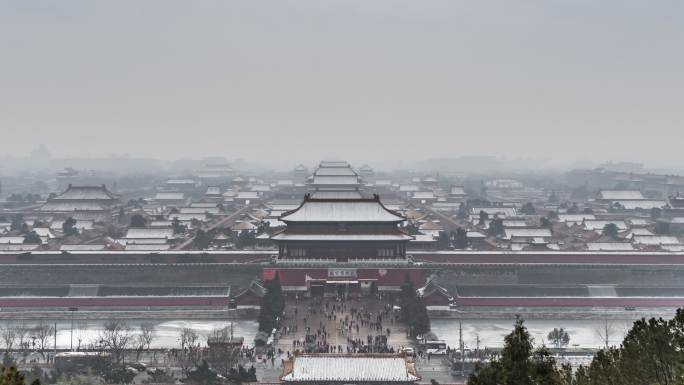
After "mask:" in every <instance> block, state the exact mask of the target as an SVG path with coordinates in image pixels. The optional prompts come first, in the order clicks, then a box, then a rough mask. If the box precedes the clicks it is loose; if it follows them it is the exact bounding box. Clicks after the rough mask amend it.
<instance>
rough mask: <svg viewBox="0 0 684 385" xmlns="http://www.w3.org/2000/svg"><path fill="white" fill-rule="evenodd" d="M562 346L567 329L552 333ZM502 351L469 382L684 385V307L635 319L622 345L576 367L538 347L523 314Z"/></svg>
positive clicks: (496, 384) (501, 384)
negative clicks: (666, 316)
mask: <svg viewBox="0 0 684 385" xmlns="http://www.w3.org/2000/svg"><path fill="white" fill-rule="evenodd" d="M549 338H550V339H553V340H554V341H557V342H558V345H561V344H562V343H563V342H564V340H565V338H566V337H565V334H564V333H563V332H562V330H556V331H554V332H552V334H551V333H550V335H549ZM504 342H505V343H504V348H503V350H502V352H501V356H500V357H499V358H498V359H495V360H493V361H491V362H488V363H485V364H478V365H477V366H476V368H475V370H474V372H473V373H472V374H471V375H470V376H469V378H468V384H469V385H537V384H540V385H541V384H544V385H676V384H684V309H679V310H677V313H676V315H675V316H674V318H672V319H669V320H666V319H663V318H651V319H645V318H642V319H640V320H638V321H636V322H634V324H633V326H632V328H631V329H630V330H629V332H628V333H627V335H626V336H625V338H624V340H623V341H622V344H621V345H620V346H613V347H606V348H604V349H601V350H599V351H598V352H597V353H596V355H595V356H594V358H593V360H592V362H591V364H589V365H588V366H580V367H579V368H577V369H576V370H573V368H572V367H570V365H568V364H563V365H558V363H557V361H556V359H555V358H554V356H553V355H552V354H551V352H550V351H549V350H548V349H547V348H546V347H545V346H541V347H539V348H537V349H534V347H533V339H532V338H531V337H530V334H529V332H528V331H527V328H526V327H525V325H524V323H523V320H522V319H517V320H516V322H515V325H514V327H513V331H512V332H511V333H510V334H508V335H507V336H506V337H505V339H504Z"/></svg>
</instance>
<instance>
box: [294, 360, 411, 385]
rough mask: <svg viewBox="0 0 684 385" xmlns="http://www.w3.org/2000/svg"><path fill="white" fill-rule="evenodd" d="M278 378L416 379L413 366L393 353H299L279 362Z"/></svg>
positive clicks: (398, 380) (337, 381)
mask: <svg viewBox="0 0 684 385" xmlns="http://www.w3.org/2000/svg"><path fill="white" fill-rule="evenodd" d="M281 380H282V381H283V382H285V383H296V382H306V383H310V382H336V383H373V382H375V383H391V382H396V383H410V382H415V381H418V380H420V376H418V374H417V373H416V369H415V366H414V365H413V364H412V363H410V362H408V360H406V358H404V357H403V356H401V355H396V354H302V355H295V356H294V357H293V358H292V359H291V360H290V361H287V362H285V365H284V366H283V375H282V377H281Z"/></svg>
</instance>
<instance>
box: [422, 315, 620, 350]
mask: <svg viewBox="0 0 684 385" xmlns="http://www.w3.org/2000/svg"><path fill="white" fill-rule="evenodd" d="M514 322H515V321H514V320H502V319H482V320H463V321H461V324H462V326H463V340H464V341H465V344H466V348H469V349H475V347H476V345H477V337H478V336H479V338H480V348H484V347H492V348H495V347H502V346H503V342H504V336H505V335H506V334H508V333H510V332H511V330H512V329H513V323H514ZM525 326H527V328H528V330H529V332H530V334H531V335H532V337H533V338H534V342H535V345H541V344H546V345H547V346H549V345H550V344H549V342H548V341H547V340H546V336H547V335H548V334H549V332H550V331H551V330H553V328H563V329H565V330H566V331H567V332H568V334H569V335H570V345H569V347H579V348H600V347H602V346H603V345H604V342H603V339H602V337H601V336H600V335H599V330H601V332H600V333H601V334H605V333H604V332H603V330H604V329H605V321H602V320H529V321H525ZM608 327H609V330H610V332H609V335H610V338H609V340H610V344H611V345H613V344H615V345H619V343H620V342H621V341H622V339H623V338H624V336H625V334H626V332H627V331H628V330H629V329H630V328H631V327H632V321H627V320H610V321H608ZM432 332H433V333H435V334H436V335H437V336H438V337H439V338H440V339H442V340H445V341H446V342H447V344H448V345H449V346H451V347H458V338H459V337H458V335H459V321H458V320H453V319H435V320H432Z"/></svg>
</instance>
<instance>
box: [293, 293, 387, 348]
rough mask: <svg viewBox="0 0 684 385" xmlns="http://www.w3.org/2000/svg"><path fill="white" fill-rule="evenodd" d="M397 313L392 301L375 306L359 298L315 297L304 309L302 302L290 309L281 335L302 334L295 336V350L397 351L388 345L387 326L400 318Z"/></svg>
mask: <svg viewBox="0 0 684 385" xmlns="http://www.w3.org/2000/svg"><path fill="white" fill-rule="evenodd" d="M397 317H398V315H397V314H395V312H394V311H393V310H392V306H391V304H386V305H385V306H383V307H382V308H381V309H371V308H369V307H367V306H366V305H364V303H363V301H362V300H359V299H345V298H343V297H337V298H334V299H332V298H314V299H312V300H311V301H310V302H308V303H307V304H306V305H302V309H301V311H300V308H299V306H293V307H291V308H289V309H286V311H285V317H284V323H283V324H284V325H283V327H282V329H281V333H280V336H281V338H282V337H288V336H291V337H295V336H298V337H295V338H293V339H292V346H291V348H292V351H301V352H318V353H323V352H328V353H365V352H394V351H395V349H394V348H393V347H392V346H388V345H387V340H388V338H389V337H390V335H391V333H392V330H391V328H390V327H387V326H389V325H393V324H394V323H395V322H397ZM300 326H301V327H303V328H304V330H303V332H304V333H303V337H302V333H299V330H300V329H299V328H300ZM288 353H289V351H288Z"/></svg>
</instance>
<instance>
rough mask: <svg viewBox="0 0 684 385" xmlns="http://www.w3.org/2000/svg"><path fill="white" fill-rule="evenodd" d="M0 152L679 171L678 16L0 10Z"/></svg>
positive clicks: (382, 6)
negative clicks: (547, 161) (513, 162)
mask: <svg viewBox="0 0 684 385" xmlns="http://www.w3.org/2000/svg"><path fill="white" fill-rule="evenodd" d="M0 142H1V143H2V145H1V146H0V155H5V154H15V155H19V154H26V153H27V152H29V151H30V150H31V149H32V148H33V147H35V146H36V145H37V144H38V143H45V144H46V145H47V146H48V148H49V149H50V151H51V152H52V153H53V155H56V156H94V155H98V154H111V153H117V154H125V153H128V154H131V155H141V156H151V157H159V158H166V159H172V158H179V157H201V156H206V155H222V156H226V157H228V158H236V157H245V158H262V159H266V158H268V159H274V160H275V161H292V162H294V161H299V160H308V161H309V163H311V159H314V160H316V159H320V158H330V157H338V158H346V159H351V160H357V159H359V160H367V161H373V160H380V159H382V160H387V159H392V158H395V157H396V158H398V157H405V158H409V159H417V158H426V157H443V156H460V155H473V154H491V155H498V156H509V157H517V156H521V157H523V156H533V157H553V158H554V159H557V160H559V161H572V160H574V159H577V160H587V159H593V160H597V161H602V160H608V159H615V160H640V161H646V162H649V163H651V164H670V165H672V164H682V163H684V154H683V152H682V144H684V2H682V1H678V0H672V1H658V0H649V1H643V0H638V1H629V0H616V1H596V0H586V1H584V0H567V1H519V2H518V1H511V0H502V1H457V0H449V1H431V0H414V1H404V0H358V1H326V0H312V1H308V0H297V1H287V0H274V1H258V0H244V1H225V0H222V1H171V0H160V1H147V0H146V1H137V0H136V1H120V0H118V1H94V0H82V1H68V0H54V1H31V0H13V1H0Z"/></svg>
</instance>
